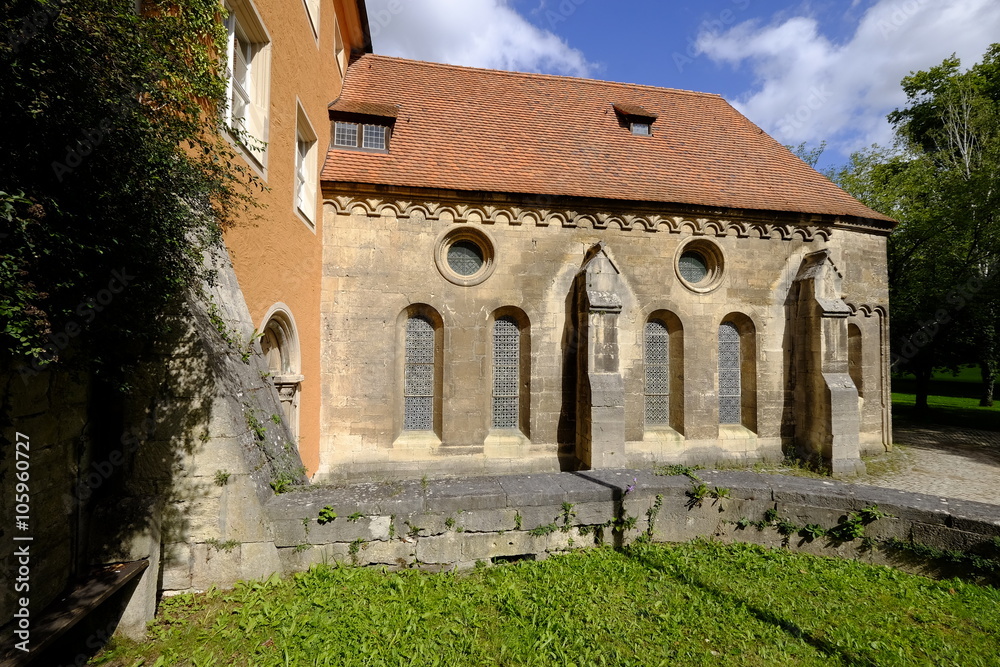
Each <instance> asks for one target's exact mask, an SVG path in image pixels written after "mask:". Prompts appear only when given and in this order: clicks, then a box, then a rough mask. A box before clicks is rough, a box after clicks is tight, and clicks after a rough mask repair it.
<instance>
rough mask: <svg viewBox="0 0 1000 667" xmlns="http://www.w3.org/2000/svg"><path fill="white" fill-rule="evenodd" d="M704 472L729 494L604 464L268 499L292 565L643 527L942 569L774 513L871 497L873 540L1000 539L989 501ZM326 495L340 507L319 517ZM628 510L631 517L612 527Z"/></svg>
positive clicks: (547, 542) (822, 514) (430, 554)
mask: <svg viewBox="0 0 1000 667" xmlns="http://www.w3.org/2000/svg"><path fill="white" fill-rule="evenodd" d="M698 474H699V475H701V478H702V479H703V480H704V483H705V484H706V485H707V486H708V488H709V489H716V488H726V489H728V491H729V495H730V497H729V498H726V499H721V500H720V499H715V500H713V499H712V498H710V497H706V498H705V499H704V500H703V501H702V503H701V504H700V505H699V504H697V503H693V502H692V498H691V496H690V492H691V491H692V488H693V483H692V480H690V479H689V478H687V477H685V476H682V475H678V476H656V475H653V474H650V473H648V472H641V471H632V470H623V471H610V470H604V471H600V470H595V471H585V472H576V473H554V474H532V475H517V476H509V477H496V478H486V477H483V478H467V479H462V480H434V481H430V482H427V483H421V482H418V481H405V482H385V483H381V484H374V483H367V484H357V485H353V486H349V487H341V488H337V489H331V488H313V489H310V490H305V491H302V492H296V493H291V494H286V495H282V496H277V497H275V498H274V499H272V500H271V501H270V502H269V503H268V506H267V512H268V514H269V516H270V517H271V519H272V521H273V523H274V531H275V544H276V545H277V546H278V551H279V554H280V558H281V562H282V566H283V568H284V570H285V572H296V571H301V570H304V569H306V568H307V567H309V566H310V565H312V564H316V563H323V562H328V563H332V562H347V563H356V564H360V565H384V566H388V567H391V568H403V567H423V568H430V569H451V568H453V567H457V568H460V569H461V568H469V567H473V566H475V565H476V564H477V562H485V563H487V564H488V563H490V562H502V561H504V560H510V559H517V558H527V559H542V558H545V557H546V556H547V555H549V554H553V553H560V552H565V551H567V550H570V549H578V548H586V547H590V546H594V545H595V544H600V543H605V544H613V545H621V544H623V543H631V542H632V541H634V540H635V539H636V538H638V537H639V536H640V535H643V534H647V533H648V534H649V535H651V537H652V539H653V540H654V541H657V542H683V541H688V540H691V539H694V538H698V537H702V538H711V539H719V540H722V541H724V542H750V543H756V544H762V545H766V546H773V547H779V546H785V547H787V548H790V549H793V550H796V551H802V552H806V553H810V554H814V555H825V556H838V557H846V558H855V559H860V560H864V561H867V562H870V563H876V564H884V565H894V566H902V567H903V569H908V570H910V571H915V572H918V573H924V574H931V573H933V572H934V568H933V566H932V565H931V564H929V563H927V562H919V561H909V560H907V559H905V558H900V557H899V556H898V555H897V554H893V553H892V552H889V551H883V550H880V549H878V548H873V547H872V546H871V544H870V543H869V544H866V543H865V541H864V540H861V539H854V540H847V541H836V540H833V539H831V538H826V537H821V538H817V539H815V540H812V541H808V540H806V539H805V538H804V537H802V536H801V535H799V534H792V535H790V536H784V535H782V534H781V533H780V532H779V530H778V529H777V528H776V526H775V525H774V524H776V523H777V521H779V520H787V521H789V522H791V523H793V524H795V525H797V526H798V527H800V528H801V527H803V526H805V525H807V524H818V525H820V526H823V527H826V528H831V527H833V526H836V525H837V524H839V523H841V522H842V521H843V520H844V519H845V518H846V516H847V514H848V513H850V512H857V511H858V510H861V509H864V508H869V507H872V506H877V508H878V509H879V510H880V511H882V512H885V513H886V514H888V515H891V516H888V517H886V518H882V519H879V520H877V521H874V522H873V523H871V524H869V525H868V526H867V527H866V528H865V537H867V538H870V539H871V540H874V541H878V540H885V539H888V538H896V539H898V540H902V541H912V542H915V543H918V544H923V545H927V546H931V547H935V548H939V549H950V550H958V551H965V550H973V551H975V550H977V549H987V550H995V549H996V547H995V544H994V543H993V542H992V539H993V538H995V537H996V536H1000V519H998V518H997V514H996V507H994V506H992V505H984V504H981V503H972V502H964V501H957V500H944V499H941V498H937V497H933V496H925V495H921V494H913V493H907V492H901V491H895V490H887V489H880V488H875V487H865V486H856V485H847V484H843V483H839V482H828V481H821V480H815V479H802V478H794V477H782V476H777V475H763V474H755V473H747V472H718V471H698ZM629 487H631V490H627V489H629ZM658 497H659V498H660V500H659V507H658V509H657V510H656V511H655V512H652V510H653V508H654V506H656V505H657V498H658ZM324 508H330V509H332V510H333V511H334V512H335V514H336V518H335V519H333V520H332V521H329V522H327V523H324V524H321V523H320V522H319V518H320V511H321V510H323V509H324ZM768 510H775V511H776V513H777V514H776V516H777V517H778V519H777V520H776V521H774V522H772V524H771V525H768V526H766V527H764V528H757V527H754V526H749V525H747V526H743V527H741V525H740V520H741V519H747V520H749V521H760V520H762V519H763V518H764V517H765V513H766V512H768ZM629 517H632V518H634V525H633V526H632V527H631V528H626V529H620V528H616V527H615V524H614V522H616V521H617V522H619V523H618V524H617V525H619V526H620V525H621V520H623V519H628V518H629ZM651 518H652V522H653V523H652V528H650V519H651ZM609 523H610V524H612V525H607V524H609Z"/></svg>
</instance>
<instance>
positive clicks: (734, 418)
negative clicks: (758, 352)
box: [719, 321, 743, 424]
mask: <svg viewBox="0 0 1000 667" xmlns="http://www.w3.org/2000/svg"><path fill="white" fill-rule="evenodd" d="M741 361H742V354H741V350H740V330H739V328H738V327H737V326H736V325H735V324H734V323H733V322H731V321H726V322H723V323H722V325H721V326H720V327H719V423H720V424H741V423H743V420H742V409H741V408H742V397H743V380H742V372H741Z"/></svg>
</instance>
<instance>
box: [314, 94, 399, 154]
mask: <svg viewBox="0 0 1000 667" xmlns="http://www.w3.org/2000/svg"><path fill="white" fill-rule="evenodd" d="M397 111H398V109H397V108H396V107H395V106H392V105H388V104H375V103H369V102H347V101H343V100H341V101H338V102H335V103H334V104H333V105H331V107H330V119H331V120H332V121H333V145H334V147H335V148H346V149H355V150H363V151H372V152H375V153H386V152H388V151H389V139H390V136H391V135H392V127H393V125H394V123H395V121H396V113H397Z"/></svg>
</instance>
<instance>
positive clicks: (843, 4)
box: [367, 0, 1000, 167]
mask: <svg viewBox="0 0 1000 667" xmlns="http://www.w3.org/2000/svg"><path fill="white" fill-rule="evenodd" d="M367 4H368V12H369V19H370V23H371V27H372V37H373V40H372V41H373V43H374V48H375V52H376V53H381V54H385V55H394V56H401V57H406V58H416V59H420V60H431V61H435V62H446V63H450V64H455V65H469V66H475V67H493V68H497V69H508V70H517V71H531V72H545V73H550V74H562V75H569V76H588V77H593V78H599V79H608V80H612V81H625V82H632V83H642V84H647V85H654V86H664V87H671V88H684V89H688V90H698V91H704V92H712V93H718V94H720V95H722V96H723V97H725V98H726V99H727V100H729V101H730V102H731V103H732V104H733V105H734V106H736V107H737V108H738V109H739V110H740V111H742V112H743V113H744V114H746V115H747V116H748V117H749V118H750V119H751V120H752V121H754V122H755V123H757V124H758V125H760V126H761V127H763V128H764V130H766V131H767V132H768V133H770V134H771V135H772V136H774V137H775V138H777V139H778V140H779V141H781V142H782V143H784V144H791V145H798V144H799V143H801V142H807V143H808V144H809V145H810V146H815V145H818V144H819V143H820V142H821V141H826V142H827V143H828V145H829V147H828V149H827V152H826V153H825V155H824V157H823V159H822V161H821V163H820V166H821V167H826V166H835V165H839V164H842V163H844V162H846V161H847V159H848V156H849V155H850V153H851V152H852V151H854V150H857V149H859V148H863V147H865V146H868V145H870V144H872V143H876V142H877V143H882V144H886V143H890V142H891V139H892V135H891V131H890V128H889V125H888V123H887V122H886V120H885V116H886V114H887V113H889V112H890V111H892V110H893V109H895V108H897V107H899V106H902V105H903V104H904V103H905V96H904V95H903V93H902V92H901V90H900V87H899V82H900V80H901V79H902V77H903V76H905V75H906V74H907V73H909V72H910V71H913V70H919V69H926V68H928V67H930V66H933V65H935V64H938V63H940V62H941V60H943V59H944V58H945V57H947V56H949V55H950V54H952V53H956V54H957V55H958V56H959V57H961V58H962V61H963V64H965V65H966V66H968V65H972V64H973V63H975V62H976V61H978V60H979V58H980V57H981V56H982V54H983V53H984V52H985V50H986V48H987V47H988V46H989V44H990V43H992V42H996V41H1000V2H997V0H803V1H786V0H771V1H765V0H702V1H700V2H696V1H693V0H691V1H689V0H658V1H656V0H616V1H614V2H611V1H609V0H367Z"/></svg>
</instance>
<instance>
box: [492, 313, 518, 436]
mask: <svg viewBox="0 0 1000 667" xmlns="http://www.w3.org/2000/svg"><path fill="white" fill-rule="evenodd" d="M520 371H521V329H520V327H518V326H517V321H516V320H515V319H514V318H513V317H498V318H497V320H496V322H495V323H494V325H493V428H517V427H518V403H519V395H518V385H519V383H520V380H521V377H520V376H521V372H520Z"/></svg>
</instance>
